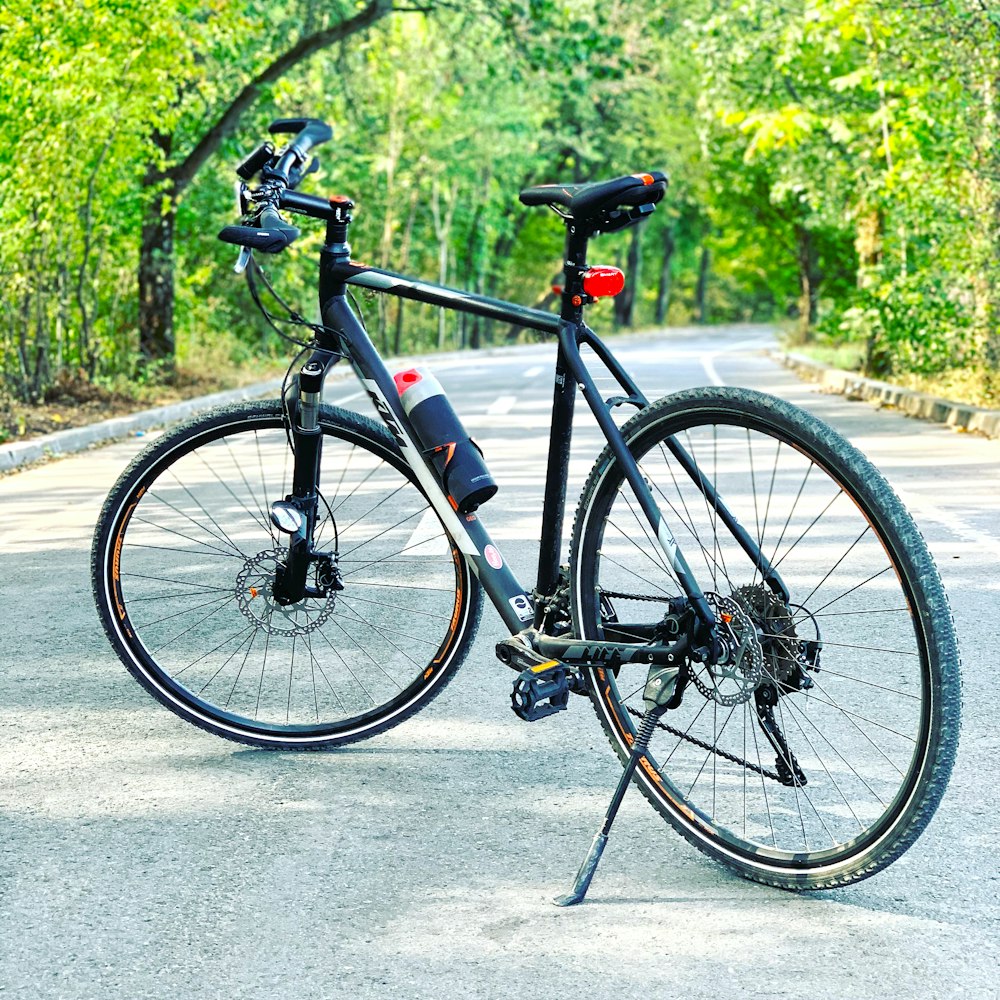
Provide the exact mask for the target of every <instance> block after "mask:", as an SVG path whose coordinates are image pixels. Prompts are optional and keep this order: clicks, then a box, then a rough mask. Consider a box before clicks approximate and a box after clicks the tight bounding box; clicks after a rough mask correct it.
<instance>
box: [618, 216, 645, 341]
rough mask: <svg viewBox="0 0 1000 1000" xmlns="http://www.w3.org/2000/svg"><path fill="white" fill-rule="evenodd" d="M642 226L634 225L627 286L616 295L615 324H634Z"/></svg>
mask: <svg viewBox="0 0 1000 1000" xmlns="http://www.w3.org/2000/svg"><path fill="white" fill-rule="evenodd" d="M642 228H643V227H642V226H641V225H638V226H633V227H632V239H631V240H630V241H629V245H628V256H627V257H626V259H625V287H624V288H623V289H622V290H621V292H619V293H618V295H617V296H615V325H616V326H618V327H624V328H626V329H627V328H629V327H631V326H632V325H633V318H634V312H635V295H636V289H637V288H638V287H639V268H640V265H641V262H642V252H641V251H642V238H641V234H642Z"/></svg>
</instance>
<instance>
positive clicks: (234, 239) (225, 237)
mask: <svg viewBox="0 0 1000 1000" xmlns="http://www.w3.org/2000/svg"><path fill="white" fill-rule="evenodd" d="M258 222H259V225H258V226H226V228H225V229H223V230H222V232H221V233H219V239H220V240H222V242H223V243H235V244H236V245H237V246H241V247H250V248H251V249H253V250H260V251H261V253H281V251H282V250H284V249H285V247H287V246H289V245H290V244H291V243H294V242H295V240H297V239H298V238H299V230H298V229H297V228H296V227H295V226H289V225H286V223H285V222H284V220H283V219H282V218H281V216H280V215H279V214H278V212H277V209H274V208H270V207H268V208H265V209H264V211H263V212H261V213H260V218H259V219H258Z"/></svg>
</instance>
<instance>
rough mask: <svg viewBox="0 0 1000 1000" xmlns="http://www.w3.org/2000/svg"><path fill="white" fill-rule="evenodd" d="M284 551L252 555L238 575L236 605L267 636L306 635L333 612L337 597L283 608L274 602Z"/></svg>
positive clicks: (313, 598)
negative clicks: (279, 567)
mask: <svg viewBox="0 0 1000 1000" xmlns="http://www.w3.org/2000/svg"><path fill="white" fill-rule="evenodd" d="M286 554H287V553H286V550H284V549H265V550H264V551H263V552H258V553H257V555H255V556H251V557H250V558H249V559H248V560H247V561H246V562H245V563H244V564H243V568H242V569H241V570H240V571H239V573H238V574H237V576H236V603H237V604H238V605H239V609H240V611H241V612H243V615H244V617H246V619H247V620H248V621H249V622H251V624H253V625H255V626H257V627H258V628H261V629H263V630H264V631H265V632H266V633H267V634H268V635H285V636H294V635H306V634H307V633H309V632H314V631H315V630H316V629H318V628H319V627H320V626H321V625H322V624H323V623H324V622H325V621H326V620H327V619H328V618H329V617H330V615H331V614H332V613H333V606H334V603H335V595H334V593H333V591H331V592H330V593H329V594H328V595H327V596H326V597H306V598H304V599H303V600H301V601H298V602H297V603H296V604H289V605H281V604H278V602H277V601H276V600H275V599H274V593H273V588H274V574H275V570H276V568H277V566H278V563H279V562H283V561H284V558H285V556H286Z"/></svg>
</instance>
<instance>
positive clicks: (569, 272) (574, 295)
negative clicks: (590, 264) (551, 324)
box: [559, 219, 591, 326]
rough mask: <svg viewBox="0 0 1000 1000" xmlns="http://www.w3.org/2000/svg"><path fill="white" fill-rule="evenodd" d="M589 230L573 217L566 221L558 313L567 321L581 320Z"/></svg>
mask: <svg viewBox="0 0 1000 1000" xmlns="http://www.w3.org/2000/svg"><path fill="white" fill-rule="evenodd" d="M590 236H591V234H590V232H589V231H588V230H586V229H584V228H583V227H582V226H581V225H580V223H579V222H578V221H576V220H574V219H569V220H567V222H566V257H565V260H564V262H563V294H562V308H561V310H560V313H559V315H560V316H561V317H562V319H564V320H566V322H567V323H574V324H576V325H577V326H579V325H580V324H581V323H582V322H583V306H584V302H585V299H584V293H583V272H584V271H586V269H587V242H588V241H589V239H590Z"/></svg>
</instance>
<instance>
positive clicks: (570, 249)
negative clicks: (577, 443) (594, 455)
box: [535, 222, 588, 626]
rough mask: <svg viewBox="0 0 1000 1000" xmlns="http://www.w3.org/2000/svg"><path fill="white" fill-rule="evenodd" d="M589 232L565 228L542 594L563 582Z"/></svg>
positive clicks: (540, 571) (571, 225) (538, 619)
mask: <svg viewBox="0 0 1000 1000" xmlns="http://www.w3.org/2000/svg"><path fill="white" fill-rule="evenodd" d="M587 238H588V234H587V233H586V232H583V231H581V230H579V229H577V227H576V225H575V224H574V223H573V222H570V223H569V226H568V229H567V231H566V256H565V260H564V263H563V292H562V307H561V309H560V318H561V320H562V322H561V324H560V327H559V348H558V352H557V354H556V375H555V386H554V388H553V394H552V427H551V429H550V431H549V457H548V462H547V464H546V468H545V499H544V502H543V504H542V531H541V537H540V538H539V548H538V582H537V585H536V589H537V591H538V593H539V594H540V595H542V596H543V597H545V596H548V595H549V594H552V593H554V592H555V589H556V586H557V585H558V583H559V563H560V557H561V555H562V529H563V521H564V520H565V517H566V480H567V477H568V475H569V452H570V445H571V444H572V438H573V408H574V406H575V404H576V384H577V383H576V379H575V378H574V377H573V376H572V375H571V374H570V372H569V365H568V363H567V360H566V344H567V342H568V340H567V338H569V340H571V341H572V343H573V345H574V347H575V346H576V338H577V334H578V330H579V329H580V328H581V327H582V324H583V277H582V275H583V271H584V270H585V269H586V267H587ZM543 605H544V602H543V601H538V602H537V603H536V607H535V625H536V626H537V625H540V624H541V618H542V615H543V613H544V608H543Z"/></svg>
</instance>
